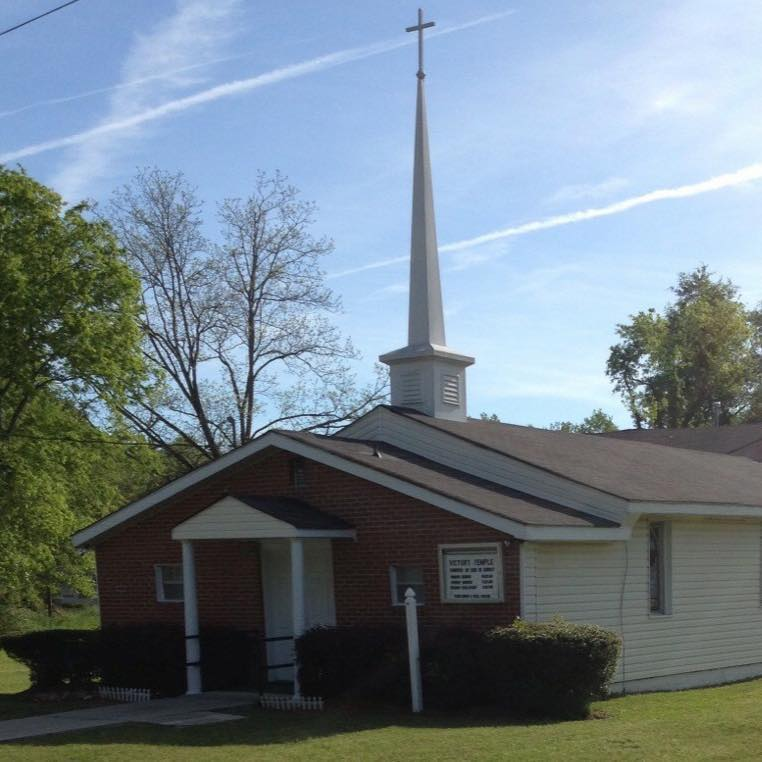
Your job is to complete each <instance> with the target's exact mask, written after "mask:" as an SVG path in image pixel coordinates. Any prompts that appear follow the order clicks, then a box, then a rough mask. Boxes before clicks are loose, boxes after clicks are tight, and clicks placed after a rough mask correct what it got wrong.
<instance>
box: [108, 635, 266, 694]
mask: <svg viewBox="0 0 762 762" xmlns="http://www.w3.org/2000/svg"><path fill="white" fill-rule="evenodd" d="M260 651H261V647H260V645H259V638H258V636H257V634H256V633H247V632H241V631H238V630H232V629H228V628H223V627H210V628H202V630H201V676H202V683H203V686H204V690H224V689H228V690H234V689H242V688H251V687H254V686H258V685H259V682H260V673H261V665H262V660H261V657H260ZM100 664H101V667H102V676H103V682H104V683H106V684H107V685H118V686H120V687H124V688H150V689H151V690H152V691H153V692H154V693H157V694H160V695H165V696H171V695H177V694H179V693H182V692H183V691H185V633H184V630H183V628H182V627H178V626H176V625H166V624H141V625H128V626H119V627H107V628H104V629H103V630H102V634H101V656H100Z"/></svg>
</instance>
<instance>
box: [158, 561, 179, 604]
mask: <svg viewBox="0 0 762 762" xmlns="http://www.w3.org/2000/svg"><path fill="white" fill-rule="evenodd" d="M154 569H155V573H156V600H157V601H159V602H160V603H174V602H176V601H182V600H183V567H182V564H157V565H156V566H155V567H154Z"/></svg>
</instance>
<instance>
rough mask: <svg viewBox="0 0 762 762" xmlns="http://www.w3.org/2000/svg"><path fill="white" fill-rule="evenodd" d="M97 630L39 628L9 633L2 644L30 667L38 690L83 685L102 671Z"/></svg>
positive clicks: (12, 655)
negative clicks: (23, 632)
mask: <svg viewBox="0 0 762 762" xmlns="http://www.w3.org/2000/svg"><path fill="white" fill-rule="evenodd" d="M98 635H99V633H98V631H97V630H40V631H39V632H28V633H25V634H23V635H6V636H5V637H3V638H2V640H0V647H2V648H3V649H5V651H6V652H7V653H8V655H9V656H10V657H12V658H13V659H15V660H16V661H20V662H21V663H22V664H25V665H26V666H27V667H29V673H30V675H29V676H30V680H31V682H32V685H33V686H34V687H35V688H37V689H38V690H50V689H53V688H62V687H66V688H84V687H86V686H88V685H90V684H91V683H92V682H93V681H94V680H95V679H96V678H97V677H98V675H99V672H100V669H99V664H98Z"/></svg>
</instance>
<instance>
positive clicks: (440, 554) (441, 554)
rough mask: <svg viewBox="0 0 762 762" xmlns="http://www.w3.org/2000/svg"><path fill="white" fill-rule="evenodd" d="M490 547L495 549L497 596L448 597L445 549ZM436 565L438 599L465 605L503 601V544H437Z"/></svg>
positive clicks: (443, 601)
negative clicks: (476, 597) (486, 597)
mask: <svg viewBox="0 0 762 762" xmlns="http://www.w3.org/2000/svg"><path fill="white" fill-rule="evenodd" d="M472 548H473V549H479V548H483V549H487V548H492V549H494V550H496V551H497V567H498V568H497V573H496V577H497V598H491V599H490V600H475V601H468V600H463V599H462V598H448V597H447V585H446V580H445V569H444V558H445V551H448V550H470V549H472ZM437 565H438V566H439V600H440V601H441V602H442V603H459V604H463V605H466V606H473V605H484V604H493V605H494V604H496V603H505V590H504V579H503V578H504V576H505V572H504V567H503V546H502V544H501V543H499V542H452V543H445V544H443V545H438V546H437Z"/></svg>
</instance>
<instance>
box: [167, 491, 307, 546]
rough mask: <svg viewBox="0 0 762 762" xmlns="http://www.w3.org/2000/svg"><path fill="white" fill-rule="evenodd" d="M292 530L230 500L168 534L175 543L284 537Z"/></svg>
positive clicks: (223, 499) (259, 512)
mask: <svg viewBox="0 0 762 762" xmlns="http://www.w3.org/2000/svg"><path fill="white" fill-rule="evenodd" d="M289 533H291V534H293V527H292V526H291V525H290V524H286V523H285V522H284V521H280V519H275V518H273V517H272V516H268V515H267V514H266V513H262V511H258V510H256V509H255V508H252V507H251V506H249V505H246V503H242V502H241V501H240V500H236V498H234V497H225V498H222V500H219V501H218V502H216V503H214V505H211V506H209V508H206V509H204V510H203V511H201V512H200V513H197V514H196V515H195V516H191V518H189V519H188V520H187V521H184V522H183V523H182V524H178V526H176V527H175V528H174V530H173V532H172V537H173V539H175V540H189V539H190V540H209V539H236V538H246V537H254V536H256V537H285V536H287V535H288V534H289Z"/></svg>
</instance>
